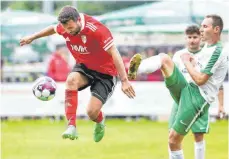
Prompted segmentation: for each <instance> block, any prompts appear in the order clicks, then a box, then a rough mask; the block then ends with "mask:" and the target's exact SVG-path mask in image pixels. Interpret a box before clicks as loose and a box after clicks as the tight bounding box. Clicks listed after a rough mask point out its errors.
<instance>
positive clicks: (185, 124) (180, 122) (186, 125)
mask: <svg viewBox="0 0 229 159" xmlns="http://www.w3.org/2000/svg"><path fill="white" fill-rule="evenodd" d="M180 123H181V124H182V125H185V126H187V125H188V124H186V123H184V122H183V121H182V120H180Z"/></svg>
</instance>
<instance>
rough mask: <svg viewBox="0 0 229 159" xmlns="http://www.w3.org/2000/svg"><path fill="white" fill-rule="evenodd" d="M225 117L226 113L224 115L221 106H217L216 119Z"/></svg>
mask: <svg viewBox="0 0 229 159" xmlns="http://www.w3.org/2000/svg"><path fill="white" fill-rule="evenodd" d="M225 115H226V113H225V110H224V108H223V106H219V109H218V114H217V118H218V119H222V118H224V117H225Z"/></svg>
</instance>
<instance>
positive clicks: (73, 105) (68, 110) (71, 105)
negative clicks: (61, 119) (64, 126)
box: [65, 89, 78, 126]
mask: <svg viewBox="0 0 229 159" xmlns="http://www.w3.org/2000/svg"><path fill="white" fill-rule="evenodd" d="M77 105H78V91H76V90H67V89H66V90H65V115H66V118H67V120H68V125H74V126H76V109H77Z"/></svg>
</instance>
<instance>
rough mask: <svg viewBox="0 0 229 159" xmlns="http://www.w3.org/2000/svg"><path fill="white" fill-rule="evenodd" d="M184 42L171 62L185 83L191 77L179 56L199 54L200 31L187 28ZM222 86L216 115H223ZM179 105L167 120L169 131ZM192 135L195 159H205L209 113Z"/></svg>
mask: <svg viewBox="0 0 229 159" xmlns="http://www.w3.org/2000/svg"><path fill="white" fill-rule="evenodd" d="M185 40H186V44H187V48H184V49H182V50H179V51H177V52H176V53H175V54H174V56H173V62H174V63H175V65H176V67H177V68H178V69H179V71H180V72H181V73H182V74H183V76H184V77H185V79H186V80H187V81H189V80H191V76H190V75H189V73H188V71H187V69H186V67H185V65H184V63H183V61H182V60H181V58H180V56H181V55H182V54H186V53H187V52H188V53H190V54H192V55H194V56H196V55H197V54H201V50H202V48H201V46H200V43H201V37H200V30H199V27H198V26H195V25H191V26H188V27H187V28H186V30H185ZM222 95H223V85H222V86H221V87H220V89H219V94H218V99H219V109H218V113H219V114H218V115H220V114H221V113H222V115H223V114H224V109H223V98H222V97H221V96H222ZM178 107H179V105H178V104H177V103H176V102H174V104H173V107H172V111H171V115H170V119H169V129H171V128H172V126H173V124H174V121H175V120H176V115H177V113H178ZM191 130H192V133H193V135H194V140H195V144H194V145H195V147H194V149H195V159H204V158H205V141H204V134H205V133H208V131H209V113H208V112H206V113H204V114H203V115H202V116H201V117H199V118H198V119H197V120H196V121H195V122H194V123H193V125H192V127H191Z"/></svg>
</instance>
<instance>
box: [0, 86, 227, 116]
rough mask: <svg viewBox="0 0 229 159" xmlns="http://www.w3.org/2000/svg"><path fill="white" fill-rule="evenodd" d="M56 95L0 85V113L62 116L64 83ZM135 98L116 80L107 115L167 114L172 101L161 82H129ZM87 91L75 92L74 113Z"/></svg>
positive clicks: (82, 111)
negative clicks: (49, 96)
mask: <svg viewBox="0 0 229 159" xmlns="http://www.w3.org/2000/svg"><path fill="white" fill-rule="evenodd" d="M57 86H58V87H57V94H56V97H55V98H54V99H53V100H51V101H48V102H44V101H39V100H38V99H36V98H35V97H34V95H33V93H32V83H31V84H30V83H24V84H23V83H20V84H16V83H15V84H9V83H5V84H2V85H1V110H0V116H10V117H14V116H17V117H20V116H57V115H64V90H65V89H64V87H65V85H64V83H58V85H57ZM133 86H134V88H135V90H136V95H137V96H136V98H135V99H129V98H128V97H127V96H125V95H124V94H123V93H122V92H121V85H120V83H119V84H118V85H117V87H116V89H115V92H114V94H113V96H112V97H111V98H110V99H109V100H108V102H107V103H106V104H105V105H104V107H103V110H104V112H105V113H106V115H108V116H116V115H118V116H135V115H137V116H138V115H141V116H155V115H156V116H168V115H169V114H170V111H171V106H172V103H173V100H172V98H171V97H170V94H169V92H168V90H167V89H166V87H165V85H164V83H163V82H133ZM228 86H229V83H224V88H225V98H224V100H225V101H224V103H225V110H226V112H227V114H228V112H229V99H228V97H229V96H228V95H229V88H228ZM89 98H90V90H89V89H86V90H83V91H81V92H80V93H79V106H78V110H77V114H78V115H86V109H85V108H86V106H87V103H88V100H89ZM216 113H217V103H215V104H213V105H212V106H211V109H210V114H211V115H215V114H216Z"/></svg>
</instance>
